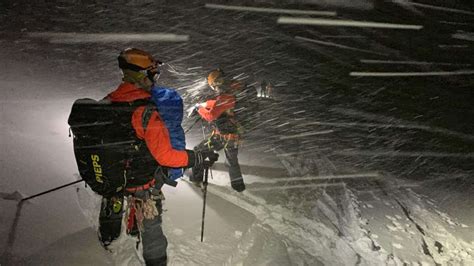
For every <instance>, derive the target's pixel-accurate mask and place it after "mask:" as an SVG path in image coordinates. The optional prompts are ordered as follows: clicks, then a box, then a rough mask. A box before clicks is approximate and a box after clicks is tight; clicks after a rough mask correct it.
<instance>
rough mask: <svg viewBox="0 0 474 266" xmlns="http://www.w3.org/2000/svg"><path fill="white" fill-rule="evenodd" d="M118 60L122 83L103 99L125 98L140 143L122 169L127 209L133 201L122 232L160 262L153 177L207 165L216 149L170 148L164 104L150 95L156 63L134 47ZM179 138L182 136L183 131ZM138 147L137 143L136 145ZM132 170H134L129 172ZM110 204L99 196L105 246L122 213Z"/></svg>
mask: <svg viewBox="0 0 474 266" xmlns="http://www.w3.org/2000/svg"><path fill="white" fill-rule="evenodd" d="M118 61H119V67H120V69H121V70H122V73H123V82H122V83H121V84H120V85H119V87H118V88H117V89H116V90H115V91H113V92H111V93H109V94H108V95H107V96H106V97H105V98H104V100H106V101H111V102H117V103H129V104H130V106H131V107H132V108H136V109H135V110H132V115H131V118H130V120H129V121H130V124H131V127H130V128H131V130H134V131H135V132H134V133H135V136H136V138H137V139H138V140H141V142H140V143H143V144H145V145H146V149H144V153H143V155H142V156H140V157H139V158H138V160H137V161H138V162H133V161H132V162H131V164H132V165H130V166H128V167H129V168H127V169H131V172H132V176H133V178H131V179H129V178H128V177H127V180H126V186H125V191H124V192H123V193H124V196H125V200H126V201H127V205H128V206H129V207H130V208H132V209H133V207H134V206H137V207H136V208H134V209H133V212H132V211H129V212H127V214H126V215H127V217H125V218H126V219H125V220H126V221H127V232H128V233H130V234H132V235H138V236H139V237H138V240H139V241H141V244H142V246H143V258H144V260H145V263H146V265H166V262H167V252H166V248H167V245H168V242H167V239H166V237H165V235H164V234H163V231H162V229H161V212H162V202H161V201H162V200H163V199H164V198H163V196H162V193H161V185H162V184H163V183H161V184H158V182H159V180H158V179H161V180H166V179H168V177H169V175H168V169H169V168H188V167H192V168H193V171H195V172H203V171H204V168H205V167H209V166H211V165H212V164H213V163H214V162H215V161H216V160H217V154H215V153H213V152H210V151H193V150H185V149H176V148H174V147H173V144H172V141H171V139H172V136H170V134H171V132H172V131H171V130H170V129H169V128H168V127H167V125H169V123H165V122H166V121H165V120H164V119H163V117H162V115H161V114H162V113H160V112H161V111H164V110H163V108H166V106H157V102H156V101H154V100H155V99H154V98H153V97H152V96H153V95H154V92H155V91H154V90H155V89H156V88H157V87H156V82H157V80H158V78H159V75H160V72H159V66H160V65H161V62H159V61H157V60H155V59H154V58H153V57H152V56H151V55H150V54H149V53H147V52H145V51H142V50H139V49H135V48H128V49H125V50H123V51H122V52H121V53H120V55H119V56H118ZM168 92H170V93H174V90H171V89H169V90H168ZM174 95H175V96H176V95H177V93H175V94H174ZM179 99H180V98H179ZM150 106H151V107H152V108H150ZM175 111H176V112H181V113H178V115H177V116H175V117H178V118H179V115H181V118H182V106H181V110H175ZM180 122H181V121H179V123H180ZM179 127H181V126H180V125H179ZM132 134H133V133H132ZM182 137H183V140H182V141H184V133H183V135H182ZM142 146H143V145H141V144H140V147H142ZM137 149H140V150H142V148H137ZM157 164H158V167H156V166H157ZM134 173H136V174H135V175H133V174H134ZM113 203H114V201H113V200H111V198H106V197H104V199H103V201H102V207H101V214H100V218H99V223H100V238H101V240H102V242H103V243H104V246H106V247H107V246H108V245H110V244H111V243H112V244H113V240H114V239H116V238H117V237H118V235H117V232H116V231H117V228H118V230H119V231H120V224H121V221H122V217H121V215H122V212H120V216H119V217H118V218H117V217H115V218H111V217H113V216H114V210H115V205H114V204H113ZM147 210H148V211H147ZM150 210H151V212H150ZM140 212H141V213H140ZM111 214H112V215H111Z"/></svg>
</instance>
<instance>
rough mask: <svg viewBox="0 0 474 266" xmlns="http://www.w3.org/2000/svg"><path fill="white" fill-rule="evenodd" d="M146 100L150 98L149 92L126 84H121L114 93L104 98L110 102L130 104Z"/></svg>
mask: <svg viewBox="0 0 474 266" xmlns="http://www.w3.org/2000/svg"><path fill="white" fill-rule="evenodd" d="M147 98H150V93H149V92H147V91H144V90H142V89H140V88H138V87H137V86H135V85H133V84H132V83H128V82H123V83H122V84H120V85H119V86H118V88H117V89H116V90H115V91H113V92H111V93H109V94H108V95H107V96H106V99H109V100H111V101H112V102H132V101H136V100H140V99H147Z"/></svg>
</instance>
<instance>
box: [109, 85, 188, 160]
mask: <svg viewBox="0 0 474 266" xmlns="http://www.w3.org/2000/svg"><path fill="white" fill-rule="evenodd" d="M148 98H150V93H148V92H146V91H144V90H142V89H139V88H137V87H136V86H134V85H133V84H131V83H126V82H125V83H122V84H120V86H119V87H118V88H117V89H116V90H115V91H113V92H111V93H109V94H108V95H107V97H106V99H109V100H110V101H112V102H133V101H136V100H141V99H148ZM144 110H145V106H140V107H138V108H137V109H136V110H135V111H134V112H133V115H132V119H131V120H132V121H131V122H132V126H133V128H134V129H135V133H136V135H137V137H138V138H139V139H141V140H144V141H145V143H146V145H147V147H148V150H149V151H150V153H151V154H152V155H153V157H154V158H155V160H156V161H157V162H158V163H159V164H160V165H161V166H165V167H176V168H179V167H186V166H188V163H189V160H188V152H186V151H184V150H175V149H173V147H172V146H171V141H170V136H169V133H168V129H167V128H166V125H165V123H164V122H163V121H162V120H161V118H160V115H159V114H158V112H156V111H154V112H153V113H152V115H151V117H150V120H149V122H148V125H147V126H146V130H145V129H144V128H143V125H142V114H143V111H144Z"/></svg>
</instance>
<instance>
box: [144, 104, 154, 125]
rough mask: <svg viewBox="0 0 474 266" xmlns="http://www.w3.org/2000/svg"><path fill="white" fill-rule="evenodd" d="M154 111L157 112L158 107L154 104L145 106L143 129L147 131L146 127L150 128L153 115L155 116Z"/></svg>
mask: <svg viewBox="0 0 474 266" xmlns="http://www.w3.org/2000/svg"><path fill="white" fill-rule="evenodd" d="M153 111H156V106H155V105H153V104H152V103H148V104H147V105H146V106H145V110H143V114H142V127H143V130H145V131H146V127H147V126H148V122H150V118H151V115H152V114H153Z"/></svg>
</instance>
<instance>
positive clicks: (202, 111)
mask: <svg viewBox="0 0 474 266" xmlns="http://www.w3.org/2000/svg"><path fill="white" fill-rule="evenodd" d="M234 107H235V96H234V95H232V94H221V95H219V96H217V97H216V98H215V99H212V100H208V101H206V107H199V109H198V113H199V115H200V116H201V117H202V118H204V119H205V120H206V121H208V122H212V121H214V120H216V119H217V118H219V116H221V115H222V113H224V112H225V111H227V110H231V109H232V108H234Z"/></svg>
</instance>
